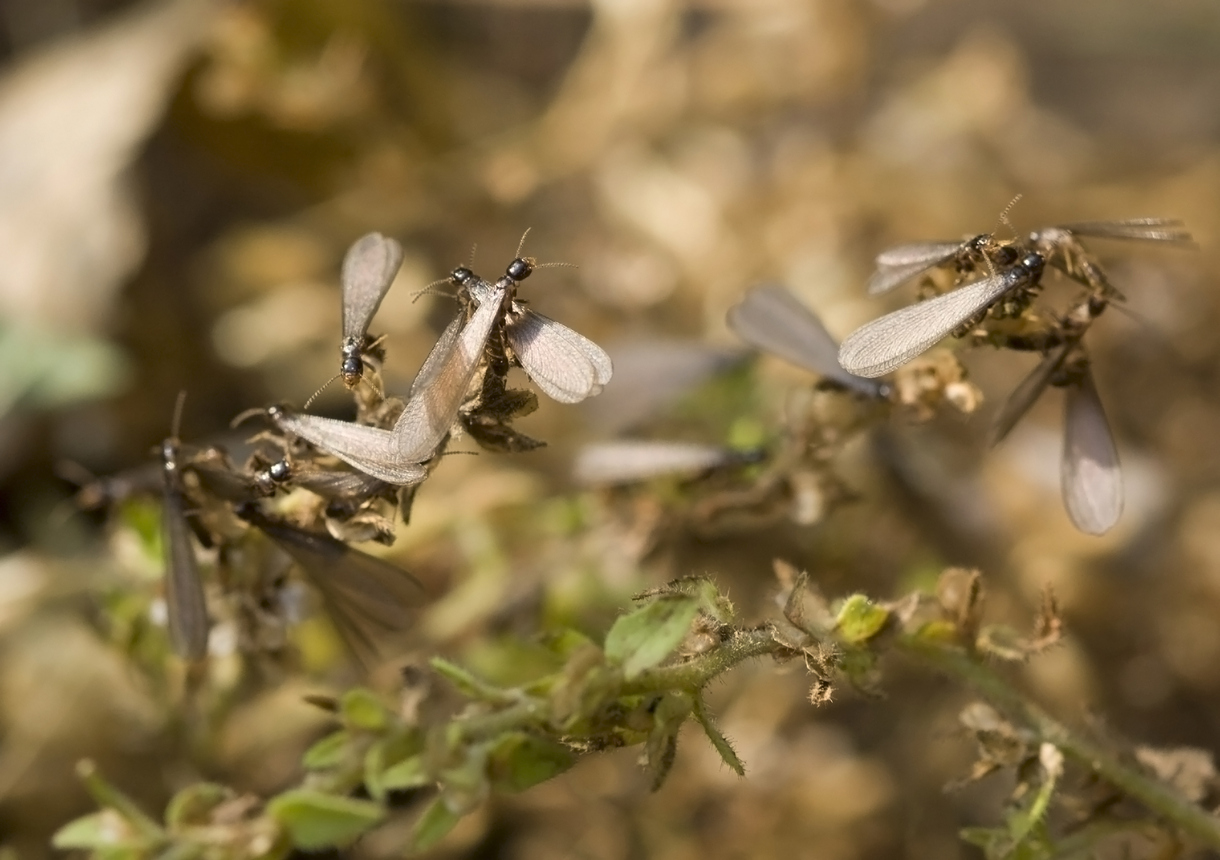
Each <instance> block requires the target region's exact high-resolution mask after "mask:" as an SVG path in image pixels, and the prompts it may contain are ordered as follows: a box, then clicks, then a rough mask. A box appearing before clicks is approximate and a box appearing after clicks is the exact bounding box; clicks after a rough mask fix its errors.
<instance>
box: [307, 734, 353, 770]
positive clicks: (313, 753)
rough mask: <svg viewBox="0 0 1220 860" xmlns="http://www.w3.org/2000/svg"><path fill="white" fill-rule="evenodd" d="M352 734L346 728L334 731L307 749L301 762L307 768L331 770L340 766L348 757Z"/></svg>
mask: <svg viewBox="0 0 1220 860" xmlns="http://www.w3.org/2000/svg"><path fill="white" fill-rule="evenodd" d="M351 740H352V736H351V734H349V733H348V732H347V731H346V730H345V729H340V730H339V731H337V732H332V733H331V734H329V735H327V736H326V737H324V738H322V740H320V741H318V742H317V743H315V744H314V745H313V746H311V747H310V748H309V749H307V750H305V755H304V756H303V757H302V759H301V764H302V765H303V766H304V768H305V769H306V770H329V769H330V768H332V767H338V766H339V765H341V764H342V763H343V761H344V759H346V758H347V753H348V745H349V744H350V743H351Z"/></svg>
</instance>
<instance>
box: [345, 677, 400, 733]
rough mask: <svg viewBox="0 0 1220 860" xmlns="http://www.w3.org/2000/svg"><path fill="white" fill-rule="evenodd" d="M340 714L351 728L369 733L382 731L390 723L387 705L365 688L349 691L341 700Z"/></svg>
mask: <svg viewBox="0 0 1220 860" xmlns="http://www.w3.org/2000/svg"><path fill="white" fill-rule="evenodd" d="M339 713H341V714H342V715H343V720H344V722H346V723H347V724H348V725H349V726H354V727H355V728H358V729H364V730H365V731H369V732H377V731H381V730H382V729H384V728H385V727H386V724H387V722H388V721H389V715H388V714H387V713H386V709H385V705H383V704H382V703H381V700H380V699H378V698H377V696H376V695H375V694H374V693H373V692H372V691H371V690H366V689H364V688H363V687H356V688H355V689H352V690H348V691H347V692H346V693H344V694H343V698H342V699H340V700H339Z"/></svg>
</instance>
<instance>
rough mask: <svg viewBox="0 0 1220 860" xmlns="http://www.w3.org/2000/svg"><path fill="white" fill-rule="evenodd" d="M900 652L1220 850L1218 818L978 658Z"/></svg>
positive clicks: (949, 652) (914, 647)
mask: <svg viewBox="0 0 1220 860" xmlns="http://www.w3.org/2000/svg"><path fill="white" fill-rule="evenodd" d="M897 648H898V650H899V651H901V652H903V653H906V654H909V655H911V656H913V657H915V658H916V659H917V660H919V661H920V662H922V663H924V664H925V665H927V666H930V667H931V668H933V669H935V670H936V671H938V672H940V673H942V674H945V675H949V676H951V677H953V678H954V679H956V680H958V681H961V682H963V683H965V684H966V685H967V686H968V687H971V688H972V689H973V690H974V691H975V692H977V693H978V694H980V695H981V696H982V697H983V698H985V699H986V700H987V701H988V702H990V703H991V704H992V705H994V706H995V707H996V708H998V709H999V710H1000V711H1002V712H1003V713H1004V714H1005V715H1006V716H1007V717H1008V718H1009V719H1010V720H1013V721H1014V722H1016V723H1019V724H1020V725H1021V726H1023V727H1024V728H1027V729H1030V730H1032V731H1033V732H1034V733H1035V734H1036V735H1037V736H1038V737H1039V739H1041V740H1043V741H1045V742H1047V743H1050V744H1054V745H1055V746H1056V747H1058V748H1059V750H1060V751H1061V752H1062V753H1063V754H1064V756H1065V757H1067V758H1069V759H1071V760H1073V761H1075V762H1076V763H1077V764H1079V765H1081V766H1083V767H1086V768H1088V769H1089V770H1091V771H1092V772H1093V773H1095V774H1097V775H1098V776H1099V777H1101V778H1102V779H1104V780H1105V781H1107V782H1109V783H1110V784H1111V785H1113V786H1114V787H1116V788H1118V789H1120V790H1122V791H1123V792H1124V793H1125V794H1126V795H1128V796H1129V797H1131V798H1133V799H1135V800H1138V801H1139V802H1140V803H1142V804H1144V806H1146V807H1147V808H1148V809H1149V810H1150V811H1152V812H1153V813H1155V814H1156V815H1158V816H1160V817H1161V818H1163V819H1164V820H1165V821H1168V822H1170V823H1172V824H1173V825H1175V826H1176V827H1177V828H1178V829H1179V830H1180V831H1181V832H1182V833H1186V834H1189V835H1190V836H1193V837H1194V838H1196V839H1198V840H1199V841H1200V842H1203V843H1205V844H1206V845H1207V846H1208V847H1210V848H1212V849H1213V850H1220V818H1218V817H1217V816H1215V815H1212V814H1211V813H1209V812H1208V811H1206V810H1205V809H1203V808H1201V807H1199V806H1197V805H1196V804H1194V803H1191V802H1190V801H1189V800H1187V799H1186V798H1184V797H1182V796H1181V795H1180V794H1178V793H1177V792H1176V791H1174V790H1173V789H1172V788H1170V787H1169V786H1168V785H1165V784H1164V783H1161V782H1159V781H1157V780H1155V779H1152V778H1151V777H1149V776H1146V775H1144V774H1143V773H1142V772H1141V771H1140V770H1138V769H1137V768H1136V767H1134V766H1130V765H1127V764H1124V763H1123V762H1121V761H1119V759H1118V757H1117V756H1115V755H1114V754H1113V753H1112V752H1110V751H1108V750H1106V749H1103V748H1102V747H1101V746H1100V745H1099V744H1097V743H1094V742H1093V741H1090V740H1088V739H1086V738H1083V737H1081V736H1079V735H1078V734H1075V733H1073V732H1072V731H1071V730H1070V729H1069V728H1067V727H1066V726H1065V725H1063V724H1062V723H1060V722H1058V721H1057V720H1055V719H1053V718H1052V717H1051V716H1050V715H1049V714H1047V713H1046V712H1045V711H1043V710H1042V709H1041V708H1039V707H1038V706H1037V705H1034V704H1033V703H1031V702H1029V701H1028V700H1027V699H1026V698H1025V697H1024V696H1022V694H1021V693H1019V692H1018V691H1017V690H1015V689H1014V688H1013V687H1012V686H1011V685H1010V684H1009V683H1008V681H1006V680H1005V679H1004V678H1002V677H1001V676H1000V675H998V674H997V673H995V672H993V671H992V670H991V669H990V668H988V667H987V666H986V665H985V664H983V663H982V662H980V661H979V660H978V659H977V658H972V657H970V656H969V655H967V654H966V653H964V652H963V651H960V650H958V649H956V648H952V647H948V646H945V645H940V644H935V643H931V642H928V641H926V640H921V639H919V638H917V637H914V636H908V637H904V638H902V639H900V640H899V642H898V644H897Z"/></svg>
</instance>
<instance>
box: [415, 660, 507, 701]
mask: <svg viewBox="0 0 1220 860" xmlns="http://www.w3.org/2000/svg"><path fill="white" fill-rule="evenodd" d="M429 662H430V664H431V666H432V668H433V669H434V670H435V671H436V672H437V674H439V675H442V676H443V677H444V678H445V679H447V680H448V681H449V683H451V684H453V686H455V687H457V688H458V691H459V692H461V693H462V694H463V695H465V696H468V697H469V698H471V699H483V700H484V701H488V702H503V701H506V700H508V699H510V698H511V697H509V696H508V694H507V693H505V692H504V691H503V690H500V689H499V688H497V687H494V686H492V685H491V684H488V683H487V682H486V681H483V680H481V679H480V678H476V677H475V676H474V675H473V674H471V673H470V672H468V671H466V670H465V669H463V668H462V667H461V666H458V665H456V664H454V663H450V662H449V661H448V660H445V659H443V658H441V657H433V658H432V659H431V660H430V661H429Z"/></svg>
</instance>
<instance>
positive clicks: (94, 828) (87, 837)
mask: <svg viewBox="0 0 1220 860" xmlns="http://www.w3.org/2000/svg"><path fill="white" fill-rule="evenodd" d="M134 836H135V834H134V833H133V831H132V830H131V828H130V827H129V826H128V825H127V822H126V821H124V820H123V817H122V816H121V815H119V814H118V813H117V812H115V811H114V810H113V809H103V810H102V811H101V812H94V813H93V814H92V815H86V816H83V817H81V818H77V819H75V820H74V821H69V822H68V823H67V824H65V825H64V826H63V827H61V828H59V830H57V831H55V835H54V836H52V837H51V844H52V845H53V846H54V847H56V848H62V849H69V848H81V849H85V850H98V849H102V848H114V847H116V846H118V845H122V844H124V843H128V842H131V841H132V839H133V837H134Z"/></svg>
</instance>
